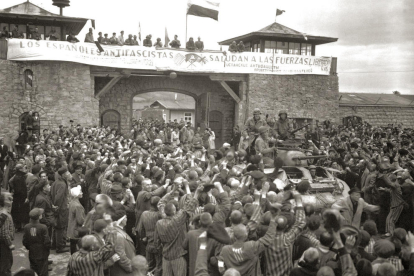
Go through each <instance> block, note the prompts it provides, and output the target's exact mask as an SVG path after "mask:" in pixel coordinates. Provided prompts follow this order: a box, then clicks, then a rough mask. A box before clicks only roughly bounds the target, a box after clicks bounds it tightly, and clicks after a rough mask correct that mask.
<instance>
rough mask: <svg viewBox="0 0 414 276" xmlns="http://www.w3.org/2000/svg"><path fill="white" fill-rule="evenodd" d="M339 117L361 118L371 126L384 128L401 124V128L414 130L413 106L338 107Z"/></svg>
mask: <svg viewBox="0 0 414 276" xmlns="http://www.w3.org/2000/svg"><path fill="white" fill-rule="evenodd" d="M339 114H340V115H339V117H340V118H341V119H342V118H345V117H348V116H358V117H361V118H362V120H363V121H367V122H368V123H370V124H371V125H373V126H385V125H387V124H392V123H402V124H403V127H407V128H408V127H410V128H414V106H413V107H395V106H344V105H340V106H339Z"/></svg>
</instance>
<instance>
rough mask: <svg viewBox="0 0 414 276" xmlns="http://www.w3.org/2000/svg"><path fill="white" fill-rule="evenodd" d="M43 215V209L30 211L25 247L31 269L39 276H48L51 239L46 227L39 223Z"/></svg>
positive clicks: (24, 241) (24, 235)
mask: <svg viewBox="0 0 414 276" xmlns="http://www.w3.org/2000/svg"><path fill="white" fill-rule="evenodd" d="M42 214H43V209H39V208H34V209H33V210H32V211H30V213H29V217H30V223H29V224H27V225H26V226H25V227H24V234H23V245H24V246H25V247H26V248H27V250H29V260H30V268H31V269H33V270H34V271H35V272H36V273H37V274H38V275H39V276H47V275H48V257H49V252H50V237H49V233H48V231H47V227H46V225H44V224H41V223H40V221H39V220H40V219H41V218H42Z"/></svg>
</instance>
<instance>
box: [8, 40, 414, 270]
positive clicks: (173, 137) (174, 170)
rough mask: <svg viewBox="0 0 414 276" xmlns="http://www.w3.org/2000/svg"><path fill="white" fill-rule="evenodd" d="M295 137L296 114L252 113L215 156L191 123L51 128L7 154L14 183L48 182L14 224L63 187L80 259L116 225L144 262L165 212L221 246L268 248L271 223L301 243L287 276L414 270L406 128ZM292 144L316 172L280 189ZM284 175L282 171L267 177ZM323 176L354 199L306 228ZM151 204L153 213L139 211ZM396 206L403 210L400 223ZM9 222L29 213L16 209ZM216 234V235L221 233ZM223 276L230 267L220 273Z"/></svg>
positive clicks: (329, 128) (315, 129) (332, 129)
mask: <svg viewBox="0 0 414 276" xmlns="http://www.w3.org/2000/svg"><path fill="white" fill-rule="evenodd" d="M148 38H149V39H150V37H147V39H148ZM310 121H311V120H310ZM251 125H253V126H254V127H251ZM303 125H307V122H304V123H303ZM298 128H301V125H299V123H298V122H297V121H296V120H294V119H291V118H289V117H288V114H287V111H281V112H279V113H278V115H277V116H275V117H272V116H269V115H267V116H263V114H262V113H261V112H260V110H258V109H257V110H256V109H255V110H254V113H253V117H252V118H251V119H249V121H248V122H247V123H246V126H244V127H241V128H240V127H235V129H234V131H233V133H232V136H231V138H229V139H228V141H226V142H225V143H223V144H220V145H217V148H216V143H215V142H214V137H215V134H214V131H212V130H211V129H209V128H205V129H201V128H200V127H195V128H194V127H193V126H192V125H191V123H188V122H185V121H184V120H182V121H180V122H178V121H174V122H165V121H163V120H153V119H139V120H134V121H133V126H132V129H131V130H130V132H128V133H121V132H119V130H117V129H111V128H110V127H98V126H94V127H82V126H81V125H80V124H77V125H76V124H75V123H74V122H73V121H71V123H70V125H68V126H60V127H59V128H58V129H55V130H48V129H43V130H42V133H41V135H40V137H38V139H36V140H32V141H31V142H27V143H26V144H24V150H23V151H22V152H20V153H18V152H15V153H10V154H9V159H7V162H8V167H9V168H10V172H9V176H8V177H9V179H12V178H13V177H16V176H17V177H30V176H31V175H35V176H37V177H38V178H39V180H38V182H36V183H35V184H34V186H33V187H26V189H27V190H26V194H29V195H30V197H28V198H29V201H30V202H29V204H30V206H31V207H34V208H31V211H30V210H28V212H29V211H30V212H29V214H28V217H27V218H25V217H24V216H20V215H16V216H13V218H14V219H15V225H19V226H22V225H24V224H25V223H27V222H28V218H31V219H39V218H41V217H42V212H41V211H39V210H38V209H37V208H35V206H36V203H35V201H36V197H37V195H38V194H39V193H44V194H48V195H51V197H52V198H53V195H52V193H53V191H51V190H53V186H54V185H56V184H55V183H56V182H57V181H58V180H60V179H63V180H64V181H65V182H66V183H67V185H68V191H69V193H68V194H69V197H70V199H71V200H74V199H76V200H78V201H79V202H80V203H81V204H82V206H83V208H84V212H85V215H88V216H89V217H88V219H89V221H88V223H85V224H84V225H82V227H83V228H80V229H79V233H80V234H79V236H78V237H77V238H78V239H79V248H83V249H84V250H85V251H96V250H97V249H99V247H100V246H101V245H99V243H98V240H97V238H96V237H95V236H93V235H92V234H93V233H95V234H96V233H97V234H102V235H103V236H104V235H109V234H108V233H109V232H110V231H109V229H110V228H111V227H113V225H115V226H117V227H120V228H122V229H124V230H125V232H126V233H127V234H128V235H129V236H130V237H131V238H132V239H133V240H134V241H135V243H136V244H135V245H136V246H137V251H136V252H137V253H140V254H141V255H145V245H142V239H144V238H149V237H148V236H146V237H143V236H142V235H146V234H142V233H138V229H137V227H138V225H139V220H140V218H141V217H140V216H141V214H142V213H143V212H144V211H149V210H152V211H154V212H159V215H160V217H159V220H162V218H163V217H167V218H168V217H169V218H173V217H176V216H178V215H182V213H183V211H185V212H186V213H187V214H188V217H186V222H187V223H188V225H183V227H184V228H183V229H184V230H185V231H184V232H185V233H184V235H185V234H186V233H187V232H188V231H190V230H191V229H205V231H207V232H208V237H209V238H210V239H214V240H216V241H220V242H219V244H221V247H223V246H224V247H225V246H229V245H231V244H234V243H235V242H239V243H246V242H261V243H265V242H264V240H265V239H267V238H269V235H271V234H270V232H271V231H270V230H269V229H272V227H273V226H272V225H273V223H274V225H276V226H275V229H274V230H275V233H276V236H277V235H293V237H294V239H293V240H292V243H291V244H289V245H288V246H289V247H291V248H292V249H293V257H290V258H288V259H287V260H285V262H288V263H289V264H288V265H287V267H288V269H287V270H286V271H288V272H289V273H299V274H290V275H305V274H300V273H301V272H306V273H311V274H306V275H316V273H317V274H318V275H335V274H337V273H338V271H339V272H340V271H342V270H344V269H351V270H352V271H355V273H356V274H352V275H396V271H408V270H409V265H410V253H411V248H412V247H414V240H413V237H412V235H411V234H408V233H409V232H410V231H413V228H414V224H413V221H414V220H413V218H414V217H413V207H414V206H413V201H412V199H413V196H414V189H413V187H414V183H413V182H412V174H413V168H414V164H413V162H412V159H413V155H414V145H413V139H414V133H413V130H412V129H410V128H404V127H402V125H400V124H391V125H387V126H384V127H374V126H372V125H370V124H369V123H366V122H362V121H359V120H358V119H357V118H351V119H350V120H349V121H348V122H347V124H346V125H335V124H333V123H331V122H329V121H324V122H323V123H319V122H317V123H316V122H314V123H313V124H311V125H310V126H306V127H304V128H303V129H301V130H300V132H299V131H295V130H297V129H298ZM295 135H296V137H295ZM259 137H260V139H262V140H263V142H264V144H265V146H263V147H261V146H260V147H256V148H255V151H252V150H251V148H252V143H259V142H258V141H259V140H258V138H259ZM299 138H303V139H299ZM294 139H296V140H300V141H301V142H300V143H299V144H298V145H297V148H295V150H297V151H301V152H303V153H304V155H306V156H315V158H314V159H312V158H307V159H305V160H306V161H305V162H306V165H303V163H301V166H304V167H305V169H307V170H309V171H310V174H311V179H306V180H305V179H302V181H301V182H300V183H291V182H289V180H288V179H287V180H286V183H284V184H285V185H284V186H283V187H280V186H279V185H278V181H280V179H279V180H278V173H279V171H278V170H279V169H282V168H283V166H284V162H285V161H286V160H283V159H282V158H281V157H279V156H278V150H279V151H280V150H281V149H282V147H284V146H285V143H286V142H288V141H289V140H294ZM253 147H255V145H254V144H253ZM269 149H274V150H269ZM316 156H318V158H316ZM321 156H322V157H321ZM269 160H270V161H269ZM275 167H276V168H277V172H274V171H273V172H270V173H269V172H267V170H268V169H271V168H275ZM319 168H325V169H328V171H329V172H331V175H332V176H334V177H335V179H338V180H341V181H343V182H345V183H346V185H347V186H348V187H349V188H350V190H349V193H346V194H343V195H340V197H339V199H338V200H337V202H335V203H334V204H333V205H332V209H331V208H330V207H331V206H325V207H324V208H322V209H318V210H317V208H316V206H315V205H314V206H312V204H307V203H306V202H305V200H303V207H304V208H303V217H302V213H298V212H299V211H298V210H300V209H296V210H295V206H299V207H301V206H302V200H301V196H303V197H305V196H309V195H311V193H310V187H311V185H310V184H312V183H318V181H320V180H323V177H324V176H321V175H318V172H319ZM79 177H80V178H81V181H79V179H78V178H79ZM74 178H76V179H77V180H75V179H74ZM284 181H285V180H284ZM11 183H13V181H11ZM51 187H52V189H51ZM14 189H16V186H11V192H15V190H14ZM23 189H24V187H23ZM142 194H145V195H146V196H145V200H146V201H147V202H148V203H147V204H144V203H143V202H142V200H144V199H143V198H144V197H142V198H141V197H140V195H142ZM166 195H167V196H169V200H168V201H167V202H165V201H164V198H165V196H166ZM7 198H8V201H7V200H6V199H7ZM193 199H194V200H196V203H195V204H193V203H194V202H193V201H192V200H193ZM11 200H13V199H12V198H10V197H9V195H6V194H4V195H2V197H1V200H0V205H1V206H3V207H4V206H9V209H10V206H12V205H13V203H12V202H11ZM14 200H16V199H14ZM6 201H7V202H9V203H5V202H6ZM13 202H14V201H13ZM341 204H342V205H341ZM346 204H351V206H353V208H354V211H352V210H351V211H350V210H345V209H346V208H350V207H349V205H346ZM358 206H362V207H360V208H358ZM367 206H368V207H367ZM397 207H398V208H399V211H398V212H395V208H397ZM400 207H401V208H400ZM11 212H12V215H13V214H17V213H19V212H21V210H14V211H13V208H12V210H11ZM13 212H14V213H13ZM358 212H360V214H359V213H358ZM138 214H139V215H138ZM358 216H359V217H358ZM356 217H358V218H357V219H356ZM299 220H303V221H299ZM69 223H70V222H69ZM216 224H219V226H217V227H218V228H217V229H216V228H215V227H213V226H212V225H216ZM338 225H340V227H341V229H338V228H339V227H338ZM220 229H224V230H225V231H224V232H220ZM108 231H109V232H108ZM216 231H218V232H219V233H220V235H217V233H216ZM200 233H201V232H200ZM292 233H294V234H292ZM140 234H141V236H140ZM338 235H339V236H338ZM338 237H339V238H338ZM305 238H307V239H310V240H311V242H310V243H309V242H305ZM272 239H273V237H272ZM158 245H159V244H158ZM180 246H181V245H180ZM245 246H248V244H246V245H245ZM278 246H280V245H278V243H277V242H275V244H274V245H269V244H267V245H265V246H264V247H263V250H265V251H263V252H265V253H263V254H262V255H261V258H263V259H265V255H266V259H267V258H268V255H267V254H270V257H269V258H270V259H271V256H272V254H279V253H275V252H279V251H278V250H281V249H280V248H279V247H278ZM161 247H162V245H161ZM342 247H345V250H346V252H347V253H349V254H350V255H349V257H350V258H351V262H350V263H349V264H348V265H349V267H344V263H343V260H342V256H344V255H343V252H342V251H340V250H339V251H338V248H339V249H341V248H342ZM265 248H267V249H265ZM269 248H271V249H269ZM158 249H159V250H160V251H158V252H159V254H162V249H161V248H158ZM177 250H178V249H177ZM223 252H227V251H226V250H223ZM272 252H273V253H272ZM328 253H329V254H328ZM229 254H232V253H229ZM215 257H216V258H217V259H218V260H219V261H224V263H225V269H224V270H223V273H224V271H225V270H226V269H227V272H226V273H227V274H226V275H237V273H239V272H240V271H241V269H242V266H241V264H239V265H240V266H238V265H237V264H234V263H233V266H232V267H230V266H229V264H231V263H232V262H231V261H228V260H227V259H226V258H228V256H227V257H226V253H222V254H219V255H217V256H215ZM190 258H191V257H190ZM131 259H132V257H131ZM144 260H145V258H144V257H142V256H139V257H134V259H133V266H136V267H139V268H137V269H138V270H142V271H144V270H145V267H146V263H145V261H144ZM341 260H342V261H341ZM252 261H253V260H252ZM279 261H280V260H279ZM279 261H277V262H279ZM189 262H190V263H191V262H195V259H194V260H190V261H189ZM144 263H145V264H144ZM341 264H342V266H341ZM197 265H198V263H197ZM260 266H261V269H262V271H274V270H273V269H274V268H273V267H272V266H270V265H267V264H266V263H265V262H262V263H260ZM216 268H218V269H220V268H221V267H220V266H219V267H217V264H216ZM150 269H151V270H154V269H156V267H154V266H152V267H150ZM298 269H300V270H301V271H298ZM237 271H239V272H237ZM274 275H279V274H274ZM280 275H282V274H280ZM349 275H351V274H349Z"/></svg>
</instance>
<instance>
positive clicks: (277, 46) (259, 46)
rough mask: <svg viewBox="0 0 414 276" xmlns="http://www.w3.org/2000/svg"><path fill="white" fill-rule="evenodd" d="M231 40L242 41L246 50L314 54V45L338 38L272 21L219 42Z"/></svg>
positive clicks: (228, 42) (227, 42)
mask: <svg viewBox="0 0 414 276" xmlns="http://www.w3.org/2000/svg"><path fill="white" fill-rule="evenodd" d="M233 41H236V42H237V43H239V42H240V41H243V43H244V45H245V49H246V51H248V52H262V53H275V54H290V55H307V56H314V55H315V52H316V51H315V49H316V45H321V44H326V43H331V42H336V41H338V39H337V38H333V37H326V36H315V35H309V34H305V33H302V32H299V31H296V30H293V29H291V28H288V27H286V26H283V25H282V24H279V23H276V22H274V23H272V24H270V25H268V26H266V27H264V28H263V29H260V30H258V31H255V32H251V33H248V34H245V35H241V36H237V37H234V38H230V39H227V40H224V41H221V42H219V44H220V45H230V44H231V43H232V42H233Z"/></svg>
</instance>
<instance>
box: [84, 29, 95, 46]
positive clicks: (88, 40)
mask: <svg viewBox="0 0 414 276" xmlns="http://www.w3.org/2000/svg"><path fill="white" fill-rule="evenodd" d="M85 42H86V43H95V39H93V33H92V28H89V32H88V33H87V34H86V35H85Z"/></svg>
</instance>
